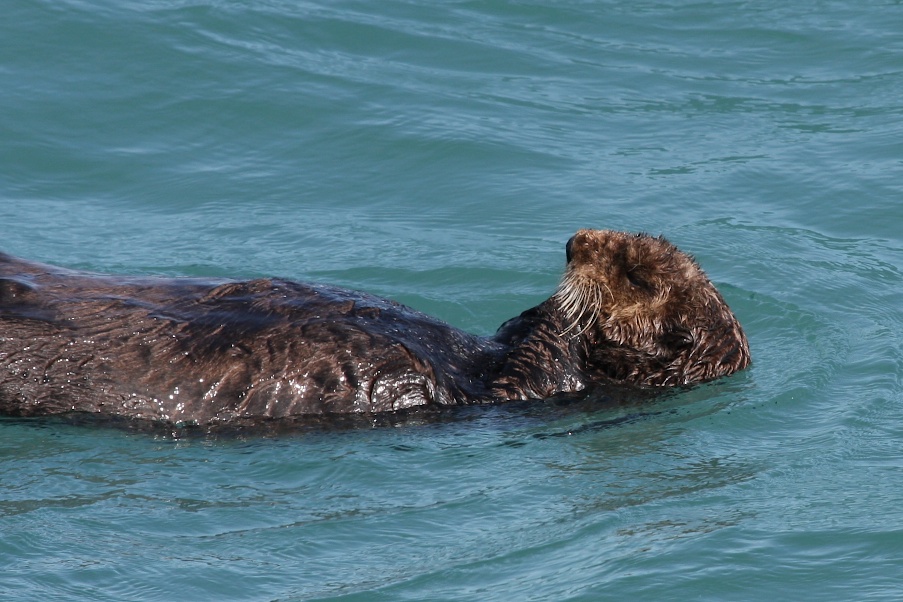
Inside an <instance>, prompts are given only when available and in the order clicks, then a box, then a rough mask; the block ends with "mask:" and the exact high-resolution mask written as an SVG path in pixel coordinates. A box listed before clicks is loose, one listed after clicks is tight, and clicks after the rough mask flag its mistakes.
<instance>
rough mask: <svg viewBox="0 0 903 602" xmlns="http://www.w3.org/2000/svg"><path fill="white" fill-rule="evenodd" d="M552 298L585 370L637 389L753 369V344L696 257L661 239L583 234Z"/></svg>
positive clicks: (574, 243)
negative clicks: (583, 352)
mask: <svg viewBox="0 0 903 602" xmlns="http://www.w3.org/2000/svg"><path fill="white" fill-rule="evenodd" d="M566 251H567V260H568V265H567V270H566V271H565V274H564V277H563V278H562V281H561V284H560V285H559V287H558V290H557V291H556V293H555V295H554V296H553V300H554V302H555V304H556V305H557V307H558V309H559V310H560V311H561V313H562V314H563V315H564V316H565V321H566V324H565V327H564V329H563V332H562V333H561V334H562V336H566V337H567V336H571V337H574V336H580V337H584V338H585V341H586V345H587V349H588V353H587V357H588V360H587V361H588V365H587V370H588V372H590V373H594V372H599V373H602V374H603V375H604V376H605V377H606V378H610V379H615V380H617V381H620V382H625V383H630V384H637V385H653V386H663V385H681V384H692V383H697V382H702V381H705V380H710V379H713V378H717V377H719V376H725V375H727V374H731V373H733V372H736V371H737V370H741V369H743V368H745V367H746V366H748V365H749V361H750V358H749V346H748V343H747V341H746V336H745V335H744V334H743V330H742V329H741V328H740V324H739V323H738V322H737V319H736V318H735V317H734V315H733V313H732V312H731V310H730V308H728V306H727V304H726V303H725V302H724V299H723V298H722V297H721V295H720V294H719V293H718V291H717V290H716V289H715V287H714V286H713V285H712V283H711V282H710V281H709V279H708V278H707V277H706V275H705V273H703V271H702V270H701V269H700V267H699V266H698V265H697V264H696V262H695V261H694V260H693V258H692V257H690V256H689V255H687V254H686V253H683V252H682V251H680V250H679V249H678V248H677V247H675V246H674V245H672V244H671V243H669V242H668V241H667V240H665V239H664V238H661V237H658V238H656V237H652V236H649V235H646V234H627V233H624V232H614V231H609V230H580V231H579V232H577V234H575V235H574V237H573V238H571V240H569V241H568V243H567V247H566Z"/></svg>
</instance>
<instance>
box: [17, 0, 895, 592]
mask: <svg viewBox="0 0 903 602" xmlns="http://www.w3.org/2000/svg"><path fill="white" fill-rule="evenodd" d="M4 8H5V9H6V10H5V11H4V15H5V18H4V19H3V21H2V23H0V39H2V40H3V42H2V43H0V250H3V251H5V252H9V253H13V254H16V255H20V256H24V257H27V258H30V259H35V260H40V261H45V262H50V263H54V264H60V265H65V266H68V267H74V268H80V269H89V270H94V271H100V272H114V273H129V274H133V273H140V274H162V275H172V276H179V275H208V276H229V277H237V278H238V277H240V278H251V277H259V276H281V277H286V278H292V279H298V280H315V281H322V282H329V283H333V284H338V285H343V286H348V287H353V288H357V289H362V290H367V291H369V292H373V293H376V294H380V295H385V296H388V297H391V298H394V299H397V300H399V301H402V302H404V303H407V304H409V305H411V306H414V307H415V308H417V309H419V310H422V311H426V312H428V313H431V314H434V315H436V316H438V317H440V318H442V319H444V320H447V321H449V322H451V323H452V324H454V325H456V326H458V327H461V328H465V329H467V330H470V331H473V332H477V333H480V334H489V333H491V332H493V331H494V330H495V328H497V326H498V325H499V324H500V323H501V322H503V321H504V320H505V319H507V318H510V317H512V316H514V315H516V314H517V313H518V312H520V311H522V310H524V309H526V308H528V307H530V306H532V305H534V304H536V303H537V302H539V301H541V300H543V299H544V298H545V297H547V296H548V295H549V294H550V292H551V291H552V290H554V287H555V285H556V282H557V279H558V277H559V276H560V273H561V270H562V267H563V264H564V243H565V241H566V240H567V239H568V238H569V237H570V236H571V235H572V234H573V233H574V231H575V230H576V229H578V228H581V227H599V228H602V227H604V228H618V229H626V230H644V231H648V232H652V233H655V234H659V233H661V234H664V235H666V236H667V237H668V238H669V239H670V240H672V241H673V242H675V243H676V244H677V245H678V246H680V247H681V248H683V249H685V250H687V251H689V252H691V253H693V254H694V255H695V256H696V257H697V258H698V259H699V261H700V263H701V264H702V266H703V267H704V268H705V269H706V270H707V272H708V273H709V275H710V276H711V277H712V279H713V281H714V282H715V283H716V284H717V286H718V287H719V289H720V290H721V291H722V292H723V293H724V296H725V297H726V299H727V300H728V302H729V303H730V305H731V307H732V308H733V309H734V310H735V313H737V315H738V317H739V318H740V320H741V322H742V323H743V325H744V327H745V328H746V331H747V334H748V335H749V338H750V343H751V347H752V353H753V360H754V365H753V367H752V368H750V369H749V370H747V371H745V372H744V373H742V374H738V375H736V376H734V377H731V378H729V379H724V380H721V381H718V382H715V383H712V384H709V385H706V386H702V387H697V388H695V389H693V390H690V391H684V392H680V393H677V394H674V395H669V396H665V397H663V398H661V399H657V400H652V401H647V402H644V403H632V404H630V403H628V404H621V405H613V404H603V403H599V404H592V403H590V404H577V405H574V406H561V405H558V404H554V403H542V402H537V403H535V404H528V405H527V406H517V407H514V406H512V407H491V408H479V409H472V410H467V411H466V412H462V413H460V414H459V415H457V416H454V417H452V418H451V419H449V420H444V421H442V422H439V423H432V424H426V423H424V424H417V423H402V424H398V425H397V426H394V427H392V426H377V427H375V428H370V429H364V428H359V429H348V430H328V429H320V430H317V429H313V430H310V431H305V432H301V433H295V434H286V433H282V434H278V435H273V436H268V437H267V436H261V435H259V434H238V435H237V436H228V437H225V436H222V437H187V438H179V437H171V436H166V435H165V434H162V433H158V434H153V433H141V432H131V431H128V430H122V429H117V428H103V427H100V426H97V425H72V424H66V423H60V422H57V421H47V420H11V419H3V420H0V569H2V570H0V599H4V600H6V599H9V600H79V599H81V600H110V601H112V600H117V601H118V600H173V599H185V600H280V601H288V600H313V599H317V600H320V599H322V600H327V599H328V600H368V601H369V600H556V601H557V600H628V599H629V600H663V599H674V600H691V599H692V600H767V601H769V602H770V601H771V600H776V599H792V600H897V599H900V597H901V596H903V593H901V592H903V576H901V571H900V567H901V566H903V382H901V379H903V366H901V357H903V350H901V346H903V343H901V341H903V320H901V309H903V234H901V227H900V225H901V223H903V101H901V99H903V5H901V4H900V3H899V2H891V1H887V2H879V1H871V0H867V1H864V2H857V3H845V2H826V1H825V2H822V1H819V2H811V3H796V4H793V3H786V2H777V1H776V0H763V1H761V2H710V3H704V2H684V1H678V0H674V1H667V0H661V1H658V2H652V1H648V2H647V1H641V2H628V1H625V0H611V1H604V2H578V1H568V0H566V1H562V2H551V1H548V0H535V1H532V2H527V1H520V0H511V1H486V2H478V1H444V2H426V1H424V0H406V1H402V0H385V1H381V2H351V1H341V0H336V1H329V2H319V1H300V2H299V1H287V0H264V1H260V2H242V1H237V0H236V1H222V2H188V1H185V2H182V1H177V0H167V1H164V0H150V1H143V2H128V1H115V2H114V1H108V2H104V1H99V0H98V1H90V0H89V1H68V2H67V1H62V2H60V1H58V2H45V1H43V0H32V1H28V2H26V1H22V0H10V1H8V2H7V3H6V5H5V6H4ZM0 336H2V333H0Z"/></svg>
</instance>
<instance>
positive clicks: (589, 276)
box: [0, 230, 749, 424]
mask: <svg viewBox="0 0 903 602" xmlns="http://www.w3.org/2000/svg"><path fill="white" fill-rule="evenodd" d="M568 256H569V262H568V268H567V272H566V274H565V277H564V279H563V280H562V284H561V286H560V287H559V290H558V291H557V292H556V294H555V295H553V296H552V297H551V298H550V299H548V300H547V301H545V302H543V303H542V304H540V305H538V306H537V307H535V308H533V309H530V310H527V311H526V312H524V313H523V314H521V315H520V316H518V317H516V318H513V319H512V320H509V321H508V322H506V323H505V324H504V325H502V327H501V328H500V329H499V331H498V333H496V335H495V336H494V337H490V338H482V337H477V336H474V335H471V334H468V333H466V332H463V331H460V330H458V329H455V328H453V327H451V326H449V325H447V324H445V323H443V322H441V321H439V320H436V319H434V318H431V317H429V316H427V315H424V314H422V313H420V312H417V311H414V310H412V309H410V308H407V307H405V306H403V305H400V304H398V303H395V302H393V301H388V300H385V299H381V298H378V297H374V296H372V295H368V294H365V293H359V292H354V291H348V290H344V289H340V288H335V287H329V286H323V285H310V284H298V283H294V282H288V281H283V280H253V281H249V282H235V281H223V280H220V281H208V280H200V279H163V278H121V277H113V276H99V275H92V274H86V273H82V272H74V271H69V270H64V269H61V268H55V267H52V266H46V265H41V264H35V263H30V262H26V261H22V260H19V259H16V258H13V257H10V256H6V255H0V413H3V414H7V415H19V416H31V415H46V414H59V413H66V412H89V413H96V414H102V415H110V416H118V417H126V418H139V419H147V420H152V421H157V422H163V423H172V424H180V423H196V424H214V423H228V422H232V421H238V420H246V419H255V418H261V419H262V418H289V417H299V416H306V415H324V414H349V413H372V412H387V411H393V410H399V409H404V408H411V407H417V406H424V405H430V404H439V405H459V404H471V403H484V402H492V401H504V400H513V399H531V398H545V397H549V396H551V395H554V394H557V393H564V392H573V391H580V390H583V389H585V388H587V387H590V386H593V385H598V384H603V385H604V384H605V383H627V384H636V385H653V386H661V385H676V384H691V383H695V382H701V381H704V380H708V379H711V378H716V377H718V376H722V375H726V374H730V373H732V372H734V371H736V370H739V369H742V368H744V367H745V366H746V365H747V364H748V363H749V350H748V347H747V343H746V339H745V337H744V335H743V332H742V330H741V329H740V326H739V324H737V322H736V320H735V318H734V316H733V314H732V313H731V312H730V310H729V309H728V307H727V305H726V304H725V303H724V301H723V299H722V298H721V296H720V295H719V294H718V292H717V291H716V290H715V288H714V287H713V286H712V285H711V283H710V282H709V281H708V279H707V278H706V277H705V275H704V274H703V273H702V272H701V270H699V268H698V266H696V264H695V262H693V260H692V259H691V258H689V256H687V255H685V254H683V253H681V252H680V251H678V250H677V249H676V248H675V247H673V246H672V245H670V244H669V243H667V242H666V241H664V240H662V239H658V238H652V237H648V236H645V235H627V234H622V233H617V232H606V231H591V230H582V231H580V232H579V233H578V234H577V235H576V236H575V237H574V238H573V239H572V240H571V241H570V242H569V243H568Z"/></svg>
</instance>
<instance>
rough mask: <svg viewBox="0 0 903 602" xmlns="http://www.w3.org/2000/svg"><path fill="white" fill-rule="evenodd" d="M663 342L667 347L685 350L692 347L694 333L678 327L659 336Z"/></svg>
mask: <svg viewBox="0 0 903 602" xmlns="http://www.w3.org/2000/svg"><path fill="white" fill-rule="evenodd" d="M659 341H660V342H661V344H662V345H663V346H664V347H665V348H667V349H674V350H683V349H687V348H688V347H692V346H693V343H695V341H694V340H693V333H691V332H690V330H689V329H687V328H683V327H678V328H674V329H672V330H669V331H668V332H666V333H664V334H663V335H662V336H661V337H659Z"/></svg>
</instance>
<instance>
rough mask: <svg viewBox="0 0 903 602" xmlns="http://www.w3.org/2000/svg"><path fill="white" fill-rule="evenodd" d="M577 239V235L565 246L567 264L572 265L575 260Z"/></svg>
mask: <svg viewBox="0 0 903 602" xmlns="http://www.w3.org/2000/svg"><path fill="white" fill-rule="evenodd" d="M575 238H577V235H576V234H575V235H573V236H572V237H571V239H570V240H569V241H568V242H567V244H566V245H564V254H565V257H567V263H571V259H573V258H574V239H575Z"/></svg>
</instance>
